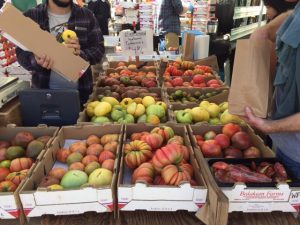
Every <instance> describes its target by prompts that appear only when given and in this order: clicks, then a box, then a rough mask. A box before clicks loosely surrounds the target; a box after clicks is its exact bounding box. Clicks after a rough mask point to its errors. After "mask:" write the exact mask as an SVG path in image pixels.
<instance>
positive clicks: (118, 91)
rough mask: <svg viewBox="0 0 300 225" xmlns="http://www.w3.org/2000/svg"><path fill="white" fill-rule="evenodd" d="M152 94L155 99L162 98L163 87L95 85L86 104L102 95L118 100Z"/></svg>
mask: <svg viewBox="0 0 300 225" xmlns="http://www.w3.org/2000/svg"><path fill="white" fill-rule="evenodd" d="M145 96H152V97H154V98H155V100H157V101H162V100H164V99H163V97H164V96H163V89H162V88H159V87H153V88H144V87H97V88H94V90H93V93H92V94H91V95H90V97H89V99H88V101H87V103H86V104H88V103H89V102H92V101H96V100H101V98H102V97H114V98H116V99H117V100H118V101H122V99H124V98H132V99H134V98H143V97H145Z"/></svg>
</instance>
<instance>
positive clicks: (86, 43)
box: [16, 4, 105, 104]
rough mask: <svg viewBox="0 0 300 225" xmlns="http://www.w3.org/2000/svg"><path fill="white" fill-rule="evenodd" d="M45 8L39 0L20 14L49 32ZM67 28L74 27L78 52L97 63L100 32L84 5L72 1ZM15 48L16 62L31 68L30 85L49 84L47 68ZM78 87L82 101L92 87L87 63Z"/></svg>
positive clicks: (43, 85) (101, 44) (101, 38)
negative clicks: (77, 41) (78, 47)
mask: <svg viewBox="0 0 300 225" xmlns="http://www.w3.org/2000/svg"><path fill="white" fill-rule="evenodd" d="M47 10H48V9H47V5H46V4H41V5H38V6H37V7H36V8H33V9H30V10H29V11H27V12H25V13H24V15H25V16H27V17H29V18H31V19H32V20H34V21H35V22H36V23H38V24H39V25H40V27H41V29H43V30H47V31H48V32H49V17H48V11H47ZM68 29H70V30H74V31H75V32H76V34H77V37H78V39H79V43H80V48H81V53H80V56H81V57H82V58H83V59H85V60H86V61H88V62H89V63H90V64H91V65H93V64H96V63H99V62H100V61H101V59H102V57H103V54H104V51H105V49H104V43H103V42H104V41H103V36H102V33H101V30H100V28H99V25H98V23H97V22H96V19H95V17H94V16H93V13H92V12H91V11H90V10H88V9H86V8H81V7H79V6H78V5H76V4H73V6H72V12H71V16H70V19H69V21H68ZM45 44H47V43H45ZM16 52H17V58H18V62H19V63H20V65H21V66H23V67H24V68H25V69H27V70H29V71H32V85H33V87H35V88H42V89H47V88H49V80H50V72H51V70H47V69H44V68H42V67H41V66H39V65H38V64H37V62H36V60H35V58H34V55H33V53H32V52H28V51H23V50H22V49H20V48H17V51H16ZM78 89H79V94H80V100H81V104H84V103H85V102H86V100H87V99H88V97H89V95H90V93H91V92H92V89H93V79H92V72H91V68H90V67H89V68H88V69H87V71H86V72H85V74H84V75H83V76H82V77H81V78H80V79H79V81H78Z"/></svg>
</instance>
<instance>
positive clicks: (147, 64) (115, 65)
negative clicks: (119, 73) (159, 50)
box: [108, 60, 157, 69]
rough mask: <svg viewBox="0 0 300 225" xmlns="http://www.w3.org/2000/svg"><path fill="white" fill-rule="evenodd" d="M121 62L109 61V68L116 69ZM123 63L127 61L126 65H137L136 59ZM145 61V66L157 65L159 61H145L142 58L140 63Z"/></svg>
mask: <svg viewBox="0 0 300 225" xmlns="http://www.w3.org/2000/svg"><path fill="white" fill-rule="evenodd" d="M122 62H123V61H122ZM119 63H120V61H111V62H109V63H108V65H109V68H112V69H116V68H117V67H118V64H119ZM123 63H125V65H126V66H129V65H137V63H136V61H128V62H126V61H124V62H123ZM143 63H146V64H145V66H155V67H157V63H156V62H155V61H143V60H142V62H140V64H143Z"/></svg>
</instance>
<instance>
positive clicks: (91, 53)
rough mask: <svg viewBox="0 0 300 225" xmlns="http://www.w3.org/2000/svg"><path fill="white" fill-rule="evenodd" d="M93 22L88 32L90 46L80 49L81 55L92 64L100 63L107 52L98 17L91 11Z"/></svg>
mask: <svg viewBox="0 0 300 225" xmlns="http://www.w3.org/2000/svg"><path fill="white" fill-rule="evenodd" d="M89 16H90V17H91V20H92V21H91V24H90V29H89V30H88V31H87V32H88V46H87V47H84V48H82V49H81V50H80V56H81V57H82V58H83V59H85V60H87V61H88V62H89V63H90V64H91V65H94V64H96V63H99V62H100V61H101V59H102V57H103V55H104V53H105V48H104V39H103V35H102V33H101V30H100V27H99V25H98V23H97V22H96V18H95V17H94V16H93V14H92V12H90V15H89Z"/></svg>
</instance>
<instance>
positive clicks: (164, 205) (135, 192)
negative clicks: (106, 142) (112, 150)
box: [118, 124, 207, 212]
mask: <svg viewBox="0 0 300 225" xmlns="http://www.w3.org/2000/svg"><path fill="white" fill-rule="evenodd" d="M167 126H170V127H172V128H173V130H174V132H175V134H176V135H179V136H181V137H183V138H184V142H185V145H186V146H187V147H188V149H189V151H190V157H191V159H190V163H191V164H192V166H193V168H194V172H195V178H196V181H197V183H198V184H199V186H191V185H190V183H182V184H181V185H179V186H167V185H160V186H159V185H149V184H146V183H140V182H138V183H136V184H131V174H132V171H131V170H129V169H128V168H127V167H126V166H125V164H124V144H125V143H126V142H128V139H129V138H130V136H131V134H132V133H135V132H142V131H148V132H150V131H151V130H152V129H153V128H154V127H156V126H152V125H145V124H138V125H126V127H125V135H124V140H123V150H122V158H121V166H120V171H119V178H118V205H119V210H121V211H135V210H147V211H177V210H187V211H192V212H195V211H197V210H198V209H199V208H201V207H202V206H203V205H204V204H205V202H206V196H207V187H206V184H205V182H204V180H203V177H202V173H201V171H200V169H199V165H198V163H197V162H196V160H195V158H194V153H193V150H192V148H191V145H190V140H189V137H188V133H187V130H186V127H185V126H180V125H175V124H167Z"/></svg>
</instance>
